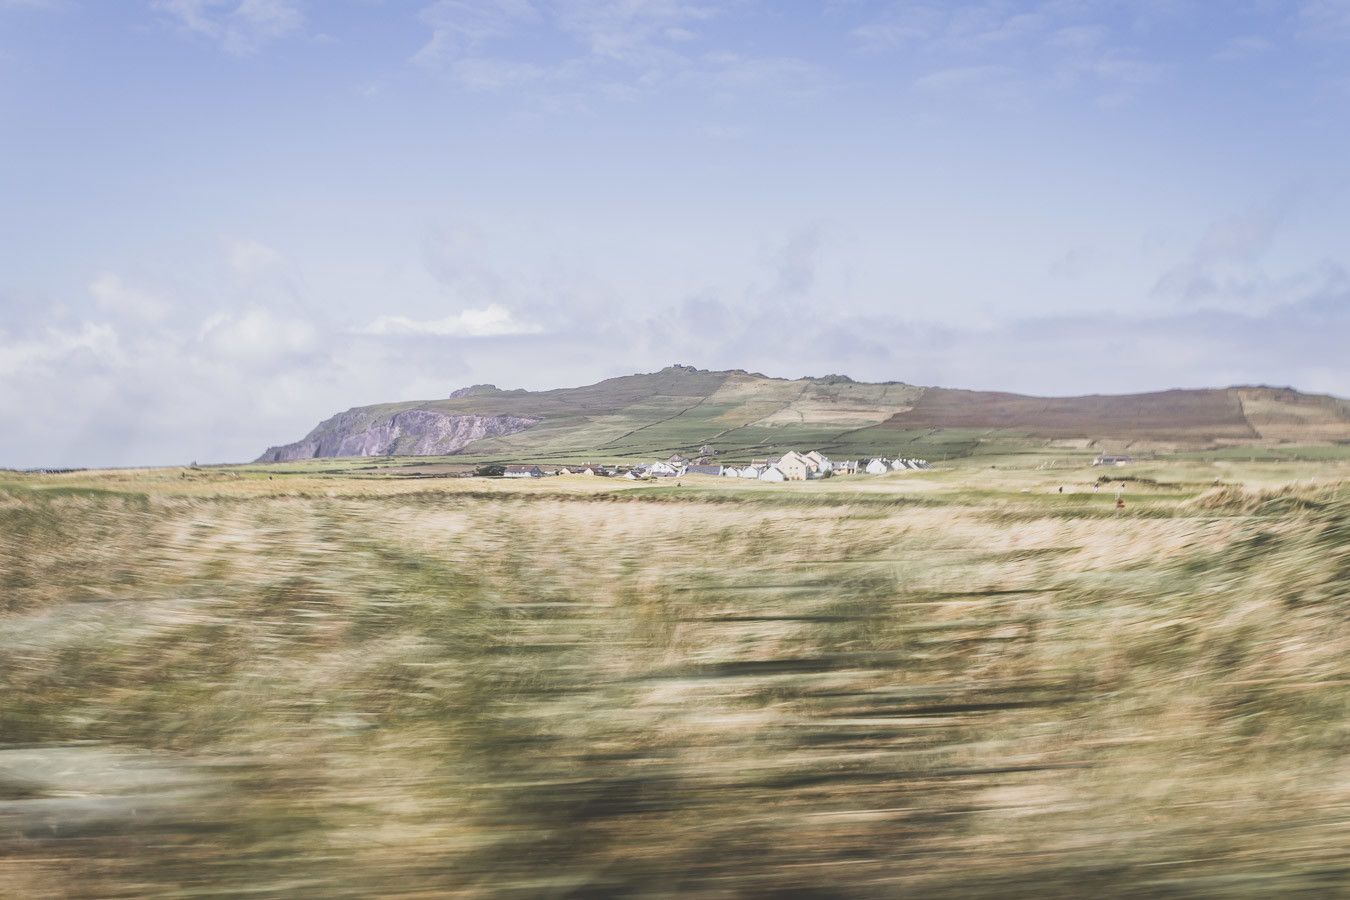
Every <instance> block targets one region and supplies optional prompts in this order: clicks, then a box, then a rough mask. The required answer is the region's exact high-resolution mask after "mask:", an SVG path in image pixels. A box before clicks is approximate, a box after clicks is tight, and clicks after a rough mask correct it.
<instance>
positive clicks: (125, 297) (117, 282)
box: [89, 272, 171, 322]
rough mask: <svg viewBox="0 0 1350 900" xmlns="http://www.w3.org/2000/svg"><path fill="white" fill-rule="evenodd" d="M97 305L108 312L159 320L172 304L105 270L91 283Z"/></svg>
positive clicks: (128, 316) (90, 287)
mask: <svg viewBox="0 0 1350 900" xmlns="http://www.w3.org/2000/svg"><path fill="white" fill-rule="evenodd" d="M89 293H90V294H92V295H93V297H94V303H95V305H96V306H97V307H98V308H99V309H100V310H102V311H103V312H106V313H112V314H113V315H118V316H124V317H126V318H131V319H139V320H142V321H145V322H157V321H159V320H160V319H163V318H164V317H165V316H166V315H168V313H169V310H170V308H171V305H170V303H169V301H168V300H166V299H165V298H163V297H161V296H159V295H158V294H153V293H150V292H149V291H145V290H141V289H139V288H135V287H132V286H131V285H128V284H127V283H126V282H124V281H123V280H122V279H121V278H120V277H118V276H117V275H115V274H113V273H112V272H104V273H103V274H101V275H99V276H98V277H97V278H95V279H94V280H93V282H92V283H91V284H90V285H89Z"/></svg>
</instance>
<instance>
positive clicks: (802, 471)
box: [775, 450, 816, 481]
mask: <svg viewBox="0 0 1350 900" xmlns="http://www.w3.org/2000/svg"><path fill="white" fill-rule="evenodd" d="M775 468H777V469H778V471H780V472H782V473H783V477H785V478H786V479H787V480H788V481H805V480H806V479H808V478H810V477H811V474H812V473H813V472H814V471H815V470H816V466H815V463H813V462H812V461H811V460H809V459H807V458H806V457H805V456H803V455H802V454H800V453H798V452H797V451H796V450H789V451H788V452H787V453H784V454H783V456H782V458H780V459H779V460H778V463H777V465H776V466H775Z"/></svg>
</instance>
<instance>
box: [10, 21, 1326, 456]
mask: <svg viewBox="0 0 1350 900" xmlns="http://www.w3.org/2000/svg"><path fill="white" fill-rule="evenodd" d="M1346 160H1350V0H1225V2H1213V0H1027V2H1014V0H977V2H960V0H950V2H910V0H900V2H895V0H876V2H872V0H407V2H401V0H322V2H320V0H0V466H15V467H35V466H115V465H129V464H181V463H186V462H188V461H192V460H197V461H201V462H208V461H210V462H219V461H240V460H245V459H251V458H253V457H256V456H257V455H258V454H259V453H261V452H262V450H263V449H264V448H266V447H267V446H269V445H272V444H279V443H284V442H288V441H292V440H295V439H298V438H299V437H301V436H302V435H303V434H304V433H305V432H307V431H308V430H309V429H310V428H311V427H312V426H313V425H314V424H315V423H317V422H318V421H319V420H320V419H323V418H326V417H327V416H329V415H331V414H333V413H335V412H337V411H340V410H343V409H347V408H349V407H352V406H359V405H364V404H369V403H377V402H387V401H394V400H409V399H430V398H436V397H443V396H445V395H447V394H448V393H449V392H450V391H452V390H454V389H455V388H457V387H460V386H463V385H467V384H473V383H484V382H489V383H495V384H497V385H500V386H502V387H508V388H514V387H525V388H530V389H539V388H553V387H565V386H573V385H579V384H586V383H590V382H593V381H597V380H599V379H601V378H606V377H610V376H613V375H618V374H628V373H631V372H635V371H653V370H655V369H659V368H661V367H663V366H666V365H670V364H672V363H681V364H686V365H695V366H699V367H701V368H710V369H726V368H741V369H747V370H750V371H759V372H764V373H766V374H769V375H774V376H783V377H800V376H804V375H824V374H828V373H843V374H847V375H850V376H852V377H854V378H857V379H859V380H868V381H882V380H897V381H905V382H909V383H912V384H924V385H942V386H948V387H964V388H976V389H993V390H1010V391H1019V392H1027V393H1037V394H1050V395H1066V394H1080V393H1098V392H1101V393H1118V392H1131V391H1144V390H1158V389H1165V388H1169V387H1205V386H1225V385H1230V384H1276V385H1292V386H1294V387H1298V388H1300V389H1303V390H1308V391H1317V392H1328V393H1335V394H1339V395H1341V396H1350V352H1347V347H1350V165H1347V163H1346Z"/></svg>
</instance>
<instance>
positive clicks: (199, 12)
mask: <svg viewBox="0 0 1350 900" xmlns="http://www.w3.org/2000/svg"><path fill="white" fill-rule="evenodd" d="M152 4H153V8H154V9H157V10H159V11H160V12H162V13H164V14H165V15H166V16H168V17H169V18H171V19H172V20H174V21H175V22H177V23H178V24H179V25H180V26H181V27H183V28H185V29H187V30H188V31H191V32H194V33H196V34H200V35H203V36H205V37H208V38H211V39H212V40H214V41H216V42H217V43H219V44H220V46H221V49H223V50H224V51H225V52H227V53H232V54H235V55H239V56H243V55H247V54H250V53H253V52H255V51H257V50H258V48H260V47H261V46H263V45H264V44H266V43H269V42H271V41H274V40H277V39H278V38H282V37H285V36H286V35H289V34H292V33H294V32H296V31H298V30H300V28H301V26H302V25H304V22H305V16H304V13H302V12H301V11H300V7H299V5H298V3H297V2H296V0H152Z"/></svg>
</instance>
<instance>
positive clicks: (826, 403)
mask: <svg viewBox="0 0 1350 900" xmlns="http://www.w3.org/2000/svg"><path fill="white" fill-rule="evenodd" d="M412 418H417V421H412ZM427 421H430V422H431V423H432V424H433V425H439V424H440V423H443V422H451V423H458V424H461V425H462V424H463V423H466V422H467V423H470V424H471V425H472V426H473V428H472V429H469V430H466V431H464V434H457V436H455V437H448V438H446V439H445V441H444V442H443V443H442V444H441V445H440V448H441V449H439V450H437V451H434V452H432V453H430V454H428V453H426V452H423V451H415V452H417V453H420V455H423V456H426V455H446V456H453V457H454V458H455V459H456V460H458V461H461V462H465V463H469V462H475V461H489V460H490V461H502V460H521V459H529V460H533V461H538V462H545V461H548V462H567V461H581V460H595V461H605V460H624V459H634V458H645V457H652V456H662V455H669V454H671V453H675V452H682V453H686V454H690V455H693V454H696V453H697V452H698V451H699V450H700V448H702V447H704V446H708V447H711V448H713V449H714V450H715V451H717V453H718V454H719V455H720V456H721V457H722V458H725V459H729V460H734V459H748V458H751V457H755V456H766V455H770V454H775V453H781V452H783V451H784V450H786V449H789V448H794V447H795V448H815V449H820V450H822V451H824V452H826V453H829V454H831V455H834V456H837V457H855V456H856V457H866V456H869V455H880V454H885V455H904V456H918V457H926V458H932V459H946V458H953V457H962V456H969V455H972V454H977V453H1008V452H1016V451H1018V450H1019V449H1030V448H1046V447H1055V446H1059V447H1064V448H1071V449H1078V450H1087V449H1092V448H1096V447H1103V448H1106V447H1109V448H1111V449H1130V448H1136V449H1140V448H1148V449H1154V450H1156V449H1166V450H1186V451H1191V452H1196V451H1200V450H1206V449H1208V450H1216V451H1217V450H1219V449H1221V448H1231V447H1235V446H1236V447H1270V446H1276V445H1282V446H1283V445H1294V446H1298V445H1321V446H1328V445H1336V444H1337V443H1341V444H1344V443H1346V442H1350V405H1348V404H1347V402H1346V401H1344V400H1341V399H1339V398H1335V397H1326V396H1318V395H1309V394H1302V393H1299V392H1297V391H1294V390H1292V389H1287V388H1220V389H1206V390H1174V391H1166V392H1159V393H1151V394H1134V395H1121V396H1091V397H1062V398H1043V397H1029V396H1025V395H1018V394H1005V393H992V392H979V391H959V390H951V389H947V388H925V387H918V386H915V385H909V384H904V383H902V382H887V383H882V384H868V383H862V382H856V381H853V380H851V379H849V378H847V377H844V376H838V375H832V376H826V377H823V378H800V379H793V380H789V379H782V378H769V377H766V376H763V375H758V374H754V373H748V372H745V371H741V370H732V371H721V372H712V371H707V370H703V369H696V368H693V367H690V366H678V365H676V366H670V367H667V368H665V369H662V370H661V371H659V372H652V373H647V374H638V375H627V376H622V377H619V378H610V379H606V380H604V381H601V382H598V383H596V384H591V385H586V386H583V387H577V388H560V389H556V390H549V391H537V392H536V391H524V390H501V389H498V388H496V387H494V386H492V385H475V386H474V387H472V388H467V389H463V390H461V391H457V392H456V393H455V395H452V396H451V397H448V398H445V399H440V400H429V401H421V402H415V401H414V402H403V403H389V404H380V405H377V406H370V407H362V408H357V409H353V410H349V411H347V412H345V413H341V414H339V415H338V416H334V417H333V418H332V419H329V420H327V421H326V422H324V423H321V424H320V425H319V426H318V427H317V428H316V429H315V430H314V431H313V432H311V434H310V435H309V436H307V438H306V439H305V440H304V441H301V442H297V443H296V444H293V445H286V446H283V447H279V448H272V449H271V450H269V451H268V454H265V455H264V457H263V461H268V462H280V461H287V462H293V461H297V460H303V459H308V458H311V457H331V456H383V455H394V456H402V455H410V453H409V451H408V450H406V449H404V448H406V447H408V446H412V445H414V444H415V445H416V446H420V447H426V446H428V445H429V442H428V438H427V436H426V433H425V429H426V428H428V427H429V426H428V425H427ZM419 429H421V431H419ZM461 430H464V429H461ZM480 432H481V433H482V434H481V436H477V435H478V434H479V433H480ZM371 435H374V436H373V437H371ZM353 436H355V438H356V439H357V440H353ZM410 436H411V437H410ZM414 439H415V440H414ZM430 444H431V445H435V440H434V435H433V438H432V439H431V440H430ZM354 446H355V447H359V448H360V449H357V450H348V451H346V452H337V451H333V450H331V448H333V447H354ZM325 447H327V448H330V449H329V450H328V451H327V452H325V450H324V448H325Z"/></svg>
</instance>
